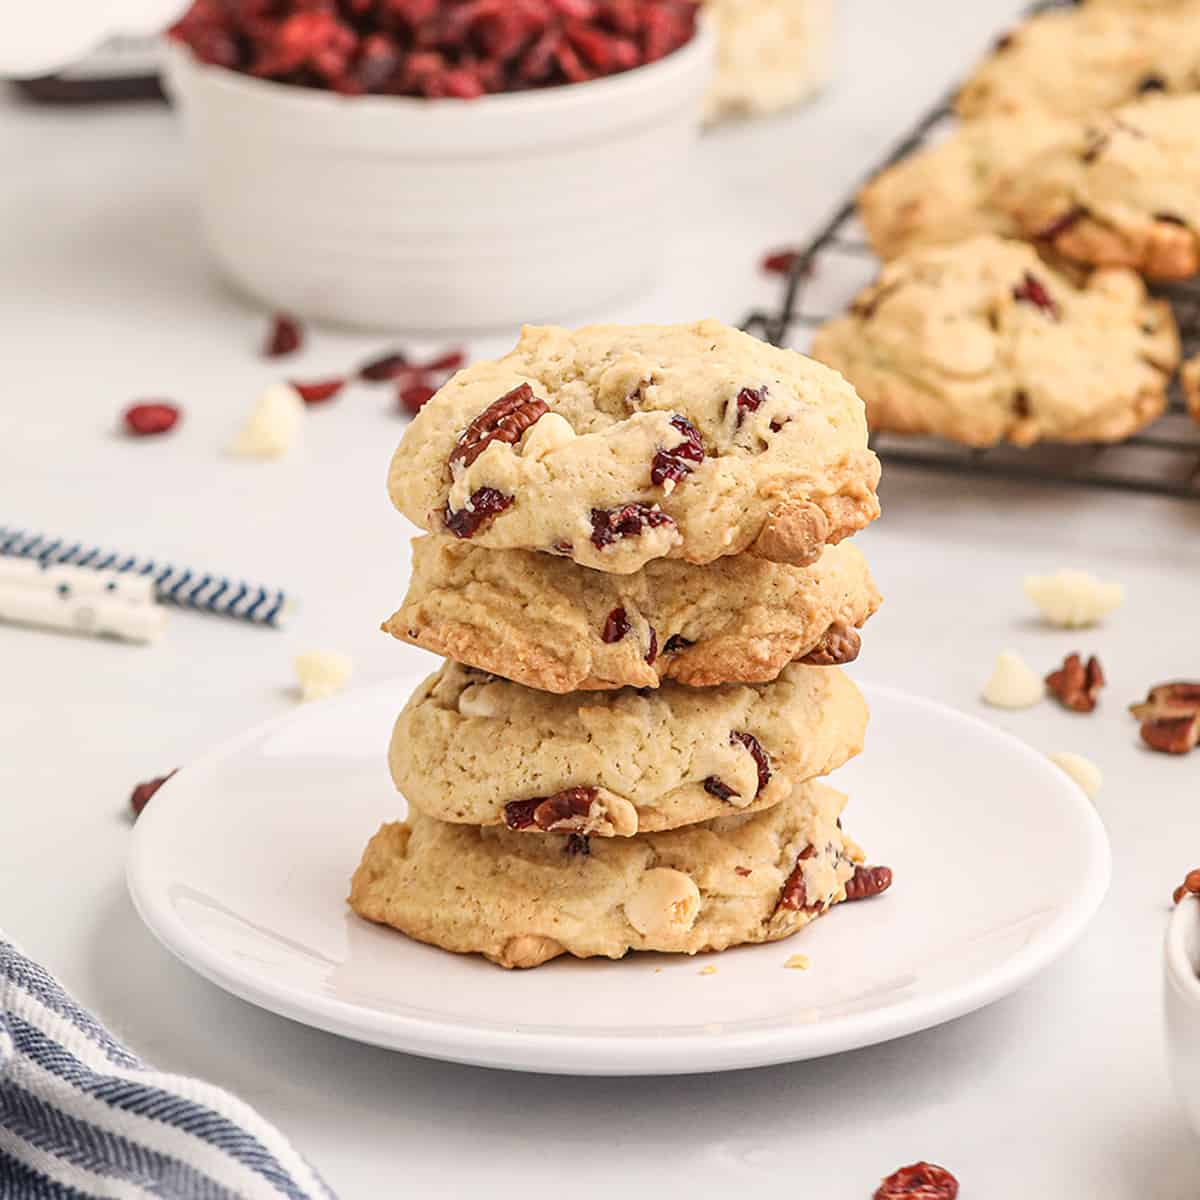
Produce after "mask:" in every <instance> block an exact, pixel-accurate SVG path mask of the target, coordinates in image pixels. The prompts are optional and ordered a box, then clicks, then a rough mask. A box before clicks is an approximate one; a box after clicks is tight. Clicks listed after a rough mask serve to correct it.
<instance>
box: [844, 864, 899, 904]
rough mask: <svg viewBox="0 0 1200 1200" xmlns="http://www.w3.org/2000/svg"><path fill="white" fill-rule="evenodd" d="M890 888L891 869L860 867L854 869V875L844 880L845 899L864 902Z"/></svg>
mask: <svg viewBox="0 0 1200 1200" xmlns="http://www.w3.org/2000/svg"><path fill="white" fill-rule="evenodd" d="M891 886H892V868H891V867H864V866H861V865H860V866H857V867H855V868H854V874H853V875H851V876H850V878H849V879H848V880H846V899H847V900H866V899H868V898H869V897H871V896H878V895H879V893H880V892H886V891H887V890H888V888H890V887H891Z"/></svg>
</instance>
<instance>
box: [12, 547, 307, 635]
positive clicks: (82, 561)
mask: <svg viewBox="0 0 1200 1200" xmlns="http://www.w3.org/2000/svg"><path fill="white" fill-rule="evenodd" d="M0 556H4V557H9V558H24V559H31V560H33V561H34V562H37V563H40V564H41V565H42V566H44V567H50V566H55V565H60V564H61V565H65V566H73V567H86V568H89V569H91V570H95V571H106V572H111V573H115V574H117V575H126V576H130V577H140V578H144V579H147V580H148V581H149V582H150V583H151V584H152V585H153V588H154V597H155V599H156V600H158V601H160V602H162V603H164V604H173V605H176V606H177V607H179V608H187V609H194V610H195V611H197V612H206V613H216V614H217V615H218V616H222V617H231V618H233V619H234V620H236V621H246V622H248V623H249V624H252V625H268V626H271V627H272V628H276V629H278V628H280V627H282V625H283V624H284V621H285V619H286V617H287V614H288V610H289V609H290V607H291V601H290V600H289V598H288V595H287V593H286V592H284V591H281V590H280V589H279V588H268V587H263V586H261V585H260V584H255V583H246V582H244V581H242V580H238V579H230V578H227V577H225V576H223V575H213V574H210V573H208V572H206V571H193V570H190V569H189V568H187V567H175V566H172V565H171V564H170V563H163V562H159V561H158V560H157V559H153V558H141V557H139V556H137V555H135V554H121V553H118V552H117V551H115V550H104V549H102V548H100V547H99V546H85V545H84V544H83V543H82V542H70V541H66V540H65V539H63V538H48V537H45V536H43V535H41V534H33V533H27V532H25V531H24V530H21V529H10V528H7V527H6V526H3V525H0Z"/></svg>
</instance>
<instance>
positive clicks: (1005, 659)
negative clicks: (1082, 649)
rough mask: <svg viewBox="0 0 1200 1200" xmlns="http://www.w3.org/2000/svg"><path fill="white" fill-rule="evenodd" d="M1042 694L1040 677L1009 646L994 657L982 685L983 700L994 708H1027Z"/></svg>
mask: <svg viewBox="0 0 1200 1200" xmlns="http://www.w3.org/2000/svg"><path fill="white" fill-rule="evenodd" d="M1045 694H1046V685H1045V683H1044V682H1043V681H1042V677H1041V676H1040V675H1038V674H1037V672H1035V671H1034V670H1033V668H1032V667H1030V666H1029V664H1028V663H1026V662H1025V660H1024V659H1023V658H1020V657H1019V656H1018V655H1016V654H1014V653H1013V652H1012V651H1011V650H1005V651H1004V653H1003V654H1001V655H1000V656H999V657H998V658H997V659H996V665H995V666H994V667H993V668H992V677H991V678H990V679H989V680H988V681H987V683H986V685H985V686H984V689H983V698H984V700H985V701H986V702H987V703H988V704H991V705H994V706H995V707H996V708H1029V707H1031V706H1032V705H1034V704H1037V702H1038V701H1039V700H1041V699H1042V697H1043V696H1044V695H1045Z"/></svg>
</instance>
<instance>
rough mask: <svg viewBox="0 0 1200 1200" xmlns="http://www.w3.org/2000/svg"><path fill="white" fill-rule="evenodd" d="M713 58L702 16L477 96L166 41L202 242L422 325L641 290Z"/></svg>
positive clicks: (280, 293) (236, 270)
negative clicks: (399, 91) (323, 82)
mask: <svg viewBox="0 0 1200 1200" xmlns="http://www.w3.org/2000/svg"><path fill="white" fill-rule="evenodd" d="M712 69H713V33H712V30H711V29H710V28H708V27H707V25H706V24H705V23H703V22H702V23H701V26H700V28H699V30H698V32H697V34H696V36H695V37H694V38H693V39H692V41H691V42H689V43H688V44H687V45H685V46H683V47H681V48H680V49H679V50H676V51H675V52H674V53H673V54H670V55H668V56H667V57H666V58H664V59H661V60H660V61H658V62H655V63H651V64H649V65H647V66H644V67H638V68H635V69H634V70H632V71H626V72H624V73H622V74H618V75H612V76H608V77H607V78H604V79H598V80H594V81H592V82H589V83H577V84H566V85H563V86H561V87H553V88H544V89H540V90H535V91H527V92H516V93H511V94H504V95H494V96H484V97H481V98H480V99H478V100H466V101H464V100H424V99H418V98H413V97H396V96H355V97H346V96H339V95H336V94H335V93H332V92H325V91H318V90H315V89H308V88H300V87H293V86H290V85H287V84H280V83H274V82H271V81H268V80H261V79H254V78H251V77H249V76H246V75H242V74H238V73H236V72H233V71H230V70H226V69H224V68H221V67H213V66H207V65H204V64H202V63H199V62H198V61H197V60H196V59H195V58H194V57H193V56H192V54H191V52H190V51H189V50H187V48H186V47H184V46H181V45H179V44H177V43H172V45H171V46H170V48H169V52H168V56H167V66H166V83H167V86H168V89H169V91H170V94H171V95H172V97H173V98H174V99H175V101H176V102H177V104H178V106H179V108H180V109H181V110H182V114H183V118H184V123H185V126H186V128H187V132H188V135H189V138H190V141H191V145H192V150H193V157H194V160H195V161H194V168H195V171H196V174H197V176H198V184H199V188H200V204H201V210H202V213H203V218H204V223H205V226H206V229H207V234H208V238H209V241H210V243H211V245H212V249H213V251H214V252H215V254H216V257H217V259H218V261H219V262H220V264H221V267H222V268H223V269H224V271H225V272H226V273H227V274H228V275H229V276H231V277H232V278H233V280H234V281H235V282H236V283H238V284H239V285H240V286H241V287H242V288H244V289H245V290H246V291H248V292H250V293H251V294H252V295H254V296H256V297H257V298H258V299H260V300H262V301H263V302H265V303H266V304H268V305H270V306H272V307H276V308H283V309H287V310H288V311H291V312H295V313H298V314H299V315H301V316H304V317H309V318H312V319H314V320H325V321H331V322H336V323H339V324H347V325H356V326H362V327H368V328H381V329H411V330H428V331H446V330H469V329H481V328H496V327H503V326H512V325H516V324H519V323H521V322H524V321H556V320H560V319H562V318H563V317H565V316H568V315H570V314H571V313H573V312H577V311H580V310H586V309H591V308H595V307H597V306H601V305H603V304H605V303H607V302H610V301H613V300H615V299H617V298H619V297H621V296H623V295H625V294H629V293H632V292H635V291H636V290H637V289H638V288H639V287H641V286H643V285H645V284H647V283H648V282H649V281H650V280H651V279H652V278H653V276H654V274H655V272H656V271H657V270H658V269H659V267H660V265H661V262H662V258H661V255H662V250H663V246H664V242H665V235H666V233H667V229H668V223H669V222H670V221H671V220H672V219H673V218H674V217H675V215H676V213H677V212H678V201H679V200H681V199H682V197H681V195H680V188H681V186H682V184H683V183H684V180H685V177H686V164H687V158H688V155H689V152H690V150H691V147H692V144H693V142H694V140H695V139H696V137H697V136H698V133H699V128H700V123H701V114H702V110H703V102H704V94H705V91H706V89H707V87H708V84H709V81H710V79H711V74H712Z"/></svg>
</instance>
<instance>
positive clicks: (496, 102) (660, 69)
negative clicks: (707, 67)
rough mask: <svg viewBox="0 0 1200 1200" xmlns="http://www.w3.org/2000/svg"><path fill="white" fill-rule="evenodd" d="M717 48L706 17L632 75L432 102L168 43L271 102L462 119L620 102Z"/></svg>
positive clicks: (189, 61) (208, 73)
mask: <svg viewBox="0 0 1200 1200" xmlns="http://www.w3.org/2000/svg"><path fill="white" fill-rule="evenodd" d="M715 44H716V34H715V33H714V31H713V26H712V21H711V19H710V18H709V17H708V16H707V15H706V14H703V13H702V14H701V15H700V17H699V18H698V20H697V22H696V33H695V35H694V36H693V37H692V38H691V40H690V41H688V42H686V43H685V44H684V45H682V46H680V47H679V48H678V49H677V50H673V51H672V52H671V53H670V54H668V55H667V56H666V57H665V58H660V59H658V60H657V61H656V62H652V63H645V64H643V65H642V66H639V67H633V68H632V69H630V70H628V71H618V72H617V73H616V74H614V75H604V76H601V77H600V78H599V79H589V80H587V81H585V82H583V83H564V84H558V85H556V86H554V87H543V88H530V89H529V90H528V91H524V92H493V93H488V94H487V95H484V96H479V97H476V98H475V99H472V100H457V99H453V98H441V99H426V98H424V97H422V96H378V95H366V96H346V95H343V94H342V93H340V92H334V91H327V90H325V89H323V88H306V87H298V86H297V85H295V84H291V83H280V82H278V81H277V80H274V79H259V78H258V77H256V76H254V75H247V74H245V73H244V72H242V71H235V70H233V69H232V68H230V67H220V66H215V65H214V64H212V63H204V62H201V61H200V60H199V59H197V58H196V57H195V55H194V54H193V53H192V51H191V49H190V47H188V46H187V45H186V44H185V43H184V42H181V41H179V40H178V39H176V38H168V39H167V53H168V55H169V56H170V57H171V58H172V59H173V60H174V64H175V65H176V66H177V67H181V68H184V69H187V70H190V71H194V72H195V73H196V74H197V75H199V76H201V77H203V78H204V79H205V81H206V82H208V83H209V84H212V85H214V86H217V87H223V88H226V89H229V90H232V91H241V92H243V93H244V94H245V95H248V96H254V97H255V98H256V99H258V100H261V101H266V102H268V103H280V104H289V105H305V106H307V107H308V108H310V109H311V110H312V111H320V110H324V111H333V110H335V109H337V110H343V111H344V110H347V109H349V108H353V109H354V110H355V111H357V112H376V113H383V112H390V113H396V112H403V111H407V112H409V113H416V112H421V113H425V114H438V115H439V116H442V115H447V114H450V113H453V114H454V115H455V116H456V117H457V116H458V115H459V114H460V113H462V112H463V111H464V109H466V110H467V111H470V110H475V111H480V110H482V111H484V112H486V113H489V114H494V115H497V116H499V115H502V114H509V113H520V115H522V116H530V115H533V114H534V113H535V112H537V111H539V110H546V109H551V108H562V107H564V106H568V105H576V106H582V105H585V104H589V103H590V102H591V101H593V100H595V101H598V102H601V103H604V102H607V101H610V100H618V99H619V98H620V96H621V94H622V93H623V92H634V91H639V90H641V89H642V88H643V87H645V88H650V87H654V86H656V85H659V84H662V83H664V82H667V81H668V80H670V79H672V78H676V77H680V76H685V75H687V74H688V73H689V72H690V71H691V70H692V69H693V67H694V66H696V65H697V63H698V62H700V61H703V60H706V59H711V58H712V57H713V54H714V51H715Z"/></svg>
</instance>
